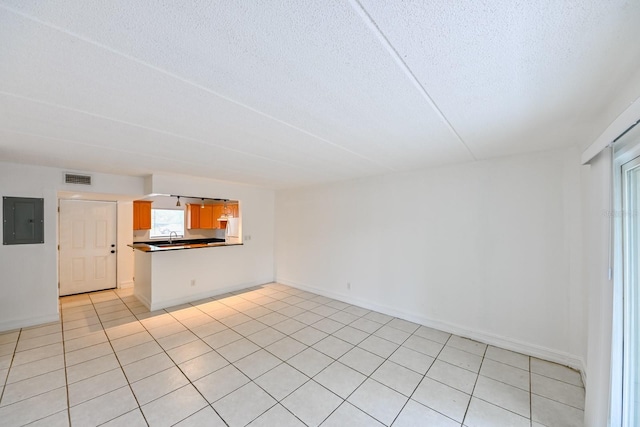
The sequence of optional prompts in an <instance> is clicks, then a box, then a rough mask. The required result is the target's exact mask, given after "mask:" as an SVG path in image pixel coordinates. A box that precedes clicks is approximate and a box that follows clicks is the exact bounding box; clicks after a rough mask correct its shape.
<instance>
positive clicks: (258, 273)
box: [147, 175, 275, 293]
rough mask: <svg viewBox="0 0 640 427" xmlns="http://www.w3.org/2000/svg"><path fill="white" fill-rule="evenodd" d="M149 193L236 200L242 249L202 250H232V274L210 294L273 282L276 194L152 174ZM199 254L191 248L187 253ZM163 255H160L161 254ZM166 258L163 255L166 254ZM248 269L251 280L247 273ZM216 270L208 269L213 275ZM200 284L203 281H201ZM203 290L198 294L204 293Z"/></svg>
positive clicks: (227, 184)
mask: <svg viewBox="0 0 640 427" xmlns="http://www.w3.org/2000/svg"><path fill="white" fill-rule="evenodd" d="M147 184H148V187H147V188H148V190H149V191H150V192H151V193H154V194H187V195H193V196H199V197H208V198H221V199H230V200H238V201H239V203H240V215H241V217H242V234H243V236H244V239H243V243H244V244H243V246H239V247H221V248H207V249H201V250H203V251H209V252H207V253H209V254H211V253H214V254H215V253H218V252H216V251H227V252H225V253H226V254H228V253H230V251H233V253H234V260H235V261H234V263H233V268H231V270H232V271H231V273H230V274H229V272H225V273H224V280H223V281H222V282H216V285H215V286H213V285H212V286H213V287H211V288H210V290H211V292H212V293H215V290H216V289H220V288H221V287H233V286H239V285H242V284H247V285H249V284H259V283H268V282H271V281H273V279H274V276H275V273H274V246H275V242H274V223H275V218H274V210H275V208H274V205H275V192H274V191H273V190H270V189H262V188H258V187H252V186H247V185H241V184H234V183H228V182H223V181H215V180H210V179H204V178H194V177H188V176H180V175H153V176H152V177H151V179H150V181H149V182H148V183H147ZM194 251H198V249H193V250H190V251H186V252H188V253H190V252H194ZM161 255H163V254H161ZM165 255H166V254H165ZM242 269H246V270H250V271H251V273H250V279H249V278H248V276H247V271H241V270H242ZM216 271H217V270H216V269H212V270H211V274H212V275H215V274H217V273H216ZM202 283H203V284H204V283H205V282H202ZM205 291H206V289H205V288H203V289H202V290H201V291H198V292H205Z"/></svg>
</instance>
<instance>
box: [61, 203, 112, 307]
mask: <svg viewBox="0 0 640 427" xmlns="http://www.w3.org/2000/svg"><path fill="white" fill-rule="evenodd" d="M59 207H60V216H59V234H60V235H59V243H60V246H59V271H60V273H59V275H60V279H59V280H60V290H59V295H60V296H65V295H73V294H79V293H84V292H92V291H98V290H103V289H113V288H115V287H116V268H117V267H116V266H117V262H116V238H117V227H116V218H117V204H116V202H103V201H91V200H66V199H60V204H59Z"/></svg>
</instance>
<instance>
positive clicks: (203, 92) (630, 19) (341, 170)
mask: <svg viewBox="0 0 640 427" xmlns="http://www.w3.org/2000/svg"><path fill="white" fill-rule="evenodd" d="M638 22H640V2H638V1H637V0H631V1H619V0H613V1H601V0H575V1H562V2H558V1H555V0H554V1H511V0H509V1H507V0H500V1H464V2H451V1H450V0H438V1H428V2H427V1H418V0H416V1H379V0H360V1H357V0H352V1H347V0H343V1H330V2H328V1H317V0H291V1H288V2H285V1H278V2H276V1H224V2H223V1H217V2H212V1H204V0H191V1H189V2H173V1H159V0H157V1H148V0H144V1H133V0H111V1H108V2H105V1H89V0H58V1H43V0H0V161H11V162H19V163H32V164H41V165H49V166H56V167H61V168H66V169H70V170H79V171H97V172H111V173H119V174H128V175H144V174H150V173H165V174H166V173H169V174H170V173H178V174H187V175H195V176H203V177H210V178H216V179H222V180H228V181H235V182H242V183H247V184H254V185H261V186H266V187H272V188H286V187H295V186H302V185H310V184H316V183H321V182H327V181H336V180H342V179H352V178H357V177H361V176H370V175H376V174H384V173H389V172H392V171H406V170H412V169H417V168H423V167H430V166H437V165H446V164H452V163H459V162H469V161H473V160H478V159H485V158H491V157H496V156H504V155H511V154H517V153H525V152H532V151H540V150H546V149H553V148H559V147H566V146H571V145H586V144H588V143H590V142H592V141H593V140H595V139H596V138H597V137H598V135H599V134H600V133H601V132H602V131H603V130H604V129H605V128H606V126H607V125H608V124H609V123H610V122H611V121H613V119H614V118H615V117H616V115H618V114H620V113H621V112H622V111H623V110H624V109H625V108H626V107H627V105H628V104H630V103H631V102H632V101H634V100H635V99H636V98H638V97H639V96H640V73H638V70H639V69H640V44H639V43H638V42H637V40H640V25H638Z"/></svg>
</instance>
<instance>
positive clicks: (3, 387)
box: [0, 328, 23, 403]
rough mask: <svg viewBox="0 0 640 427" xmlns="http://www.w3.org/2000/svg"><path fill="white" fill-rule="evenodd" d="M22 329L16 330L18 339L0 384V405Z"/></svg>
mask: <svg viewBox="0 0 640 427" xmlns="http://www.w3.org/2000/svg"><path fill="white" fill-rule="evenodd" d="M22 329H23V328H20V329H19V330H18V337H17V338H16V344H15V346H14V347H13V353H11V361H10V362H9V366H8V367H7V376H6V377H5V378H4V381H3V382H2V393H0V403H1V402H2V399H3V398H4V393H5V391H6V390H7V382H8V381H9V374H10V373H11V368H12V367H13V362H14V360H15V358H16V353H17V350H18V342H19V341H20V336H21V335H22ZM16 403H17V402H16Z"/></svg>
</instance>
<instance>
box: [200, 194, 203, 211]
mask: <svg viewBox="0 0 640 427" xmlns="http://www.w3.org/2000/svg"><path fill="white" fill-rule="evenodd" d="M200 207H201V208H202V209H204V197H203V198H202V205H201V206H200Z"/></svg>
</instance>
